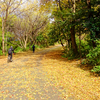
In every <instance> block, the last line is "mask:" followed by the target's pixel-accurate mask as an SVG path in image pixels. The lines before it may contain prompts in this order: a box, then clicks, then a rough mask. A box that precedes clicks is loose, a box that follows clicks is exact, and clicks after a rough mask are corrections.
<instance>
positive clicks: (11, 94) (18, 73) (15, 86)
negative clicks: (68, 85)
mask: <svg viewBox="0 0 100 100" xmlns="http://www.w3.org/2000/svg"><path fill="white" fill-rule="evenodd" d="M55 48H58V47H53V48H51V49H45V50H43V51H39V52H36V53H34V54H33V53H32V52H31V51H30V52H29V53H28V54H27V53H23V54H22V55H21V56H20V57H17V56H15V57H14V61H13V62H11V63H6V61H7V59H6V58H4V59H1V61H2V62H1V65H0V100H63V98H62V97H61V92H59V91H58V90H57V88H56V87H55V86H54V83H53V82H51V81H50V79H49V78H48V77H47V73H46V72H44V71H43V66H42V64H41V60H42V58H43V56H44V55H45V54H46V53H48V52H49V51H51V50H53V49H55ZM3 60H4V61H3Z"/></svg>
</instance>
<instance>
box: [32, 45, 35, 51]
mask: <svg viewBox="0 0 100 100" xmlns="http://www.w3.org/2000/svg"><path fill="white" fill-rule="evenodd" d="M32 48H33V53H34V51H35V46H34V45H33V46H32Z"/></svg>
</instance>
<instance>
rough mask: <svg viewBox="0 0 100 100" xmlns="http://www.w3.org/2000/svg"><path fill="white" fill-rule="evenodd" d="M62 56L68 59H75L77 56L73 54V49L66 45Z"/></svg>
mask: <svg viewBox="0 0 100 100" xmlns="http://www.w3.org/2000/svg"><path fill="white" fill-rule="evenodd" d="M62 57H64V58H68V60H71V59H75V58H77V57H78V55H75V54H74V52H73V50H72V49H71V48H67V46H66V47H65V50H64V52H63V54H62Z"/></svg>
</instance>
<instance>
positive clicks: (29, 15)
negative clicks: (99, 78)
mask: <svg viewBox="0 0 100 100" xmlns="http://www.w3.org/2000/svg"><path fill="white" fill-rule="evenodd" d="M99 40H100V1H99V0H40V1H39V0H1V1H0V55H2V54H6V53H7V50H8V48H9V47H10V46H13V48H14V49H15V51H16V52H18V51H19V50H28V49H31V46H32V45H33V44H34V45H36V47H48V46H49V45H54V44H55V43H56V42H58V43H60V44H61V45H62V47H63V48H64V54H63V57H68V59H72V58H77V57H78V58H80V59H81V58H84V59H83V60H82V64H91V65H92V66H95V67H94V68H93V69H92V71H93V72H100V41H99ZM64 44H66V46H64Z"/></svg>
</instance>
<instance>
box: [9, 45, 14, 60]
mask: <svg viewBox="0 0 100 100" xmlns="http://www.w3.org/2000/svg"><path fill="white" fill-rule="evenodd" d="M12 53H14V49H13V47H12V46H11V47H10V48H9V50H8V55H11V58H10V59H11V61H12Z"/></svg>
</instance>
